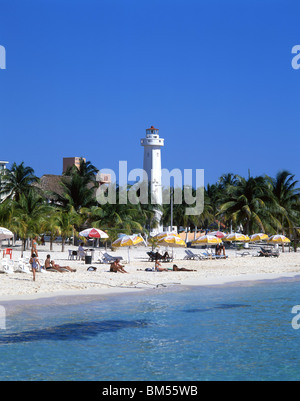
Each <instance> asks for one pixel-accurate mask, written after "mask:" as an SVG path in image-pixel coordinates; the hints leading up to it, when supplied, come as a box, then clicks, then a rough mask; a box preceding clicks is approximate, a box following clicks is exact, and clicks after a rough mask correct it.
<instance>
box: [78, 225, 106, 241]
mask: <svg viewBox="0 0 300 401" xmlns="http://www.w3.org/2000/svg"><path fill="white" fill-rule="evenodd" d="M79 235H80V236H81V237H86V238H102V239H105V238H108V235H107V234H106V232H104V231H102V230H99V228H87V229H86V230H83V231H81V232H80V233H79Z"/></svg>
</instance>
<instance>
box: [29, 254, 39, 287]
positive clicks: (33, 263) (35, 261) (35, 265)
mask: <svg viewBox="0 0 300 401" xmlns="http://www.w3.org/2000/svg"><path fill="white" fill-rule="evenodd" d="M29 263H30V264H31V267H32V274H33V281H35V272H36V270H37V268H38V266H40V267H41V265H40V262H39V260H38V258H37V257H36V254H35V253H33V254H32V255H31V258H30V261H29Z"/></svg>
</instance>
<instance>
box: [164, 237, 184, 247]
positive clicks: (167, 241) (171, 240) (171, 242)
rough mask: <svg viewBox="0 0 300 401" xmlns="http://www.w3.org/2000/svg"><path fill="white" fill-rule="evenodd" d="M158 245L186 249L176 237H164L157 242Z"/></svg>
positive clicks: (181, 240) (182, 242)
mask: <svg viewBox="0 0 300 401" xmlns="http://www.w3.org/2000/svg"><path fill="white" fill-rule="evenodd" d="M158 244H159V245H165V246H171V247H172V248H175V247H180V246H183V247H186V243H185V242H184V241H183V239H181V238H180V237H179V236H178V235H166V236H165V237H162V238H160V239H159V240H158Z"/></svg>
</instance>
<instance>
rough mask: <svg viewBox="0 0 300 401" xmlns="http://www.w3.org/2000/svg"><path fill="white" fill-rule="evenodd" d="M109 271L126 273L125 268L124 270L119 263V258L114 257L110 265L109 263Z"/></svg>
mask: <svg viewBox="0 0 300 401" xmlns="http://www.w3.org/2000/svg"><path fill="white" fill-rule="evenodd" d="M110 271H111V272H112V273H118V272H120V273H128V272H127V271H126V270H124V266H123V265H121V264H120V260H119V259H116V260H115V261H114V262H113V263H112V264H111V265H110Z"/></svg>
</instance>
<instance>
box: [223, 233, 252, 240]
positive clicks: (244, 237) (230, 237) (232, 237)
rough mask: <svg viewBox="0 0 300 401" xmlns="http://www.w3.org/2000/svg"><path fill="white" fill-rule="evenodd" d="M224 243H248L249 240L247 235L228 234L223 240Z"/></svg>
mask: <svg viewBox="0 0 300 401" xmlns="http://www.w3.org/2000/svg"><path fill="white" fill-rule="evenodd" d="M223 240H224V241H232V242H249V241H250V238H249V237H248V235H244V234H240V233H232V234H228V235H227V236H226V237H225V238H223Z"/></svg>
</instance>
